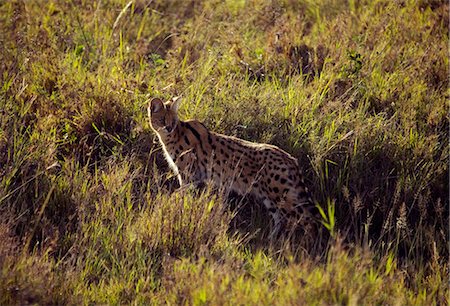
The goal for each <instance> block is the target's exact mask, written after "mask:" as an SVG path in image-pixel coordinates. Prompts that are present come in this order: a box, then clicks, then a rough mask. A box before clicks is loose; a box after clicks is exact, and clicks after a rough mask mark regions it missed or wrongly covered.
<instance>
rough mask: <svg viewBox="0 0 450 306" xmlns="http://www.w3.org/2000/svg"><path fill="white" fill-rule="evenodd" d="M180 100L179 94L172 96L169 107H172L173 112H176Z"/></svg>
mask: <svg viewBox="0 0 450 306" xmlns="http://www.w3.org/2000/svg"><path fill="white" fill-rule="evenodd" d="M181 100H182V99H181V96H178V97H175V98H172V101H171V102H170V108H171V109H173V111H174V112H175V113H178V107H179V106H180V103H181Z"/></svg>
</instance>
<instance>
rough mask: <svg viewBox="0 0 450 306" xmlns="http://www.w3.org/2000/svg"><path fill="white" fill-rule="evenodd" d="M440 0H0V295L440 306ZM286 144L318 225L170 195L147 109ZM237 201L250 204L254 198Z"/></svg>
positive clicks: (14, 298) (206, 196)
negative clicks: (319, 217) (282, 225)
mask: <svg viewBox="0 0 450 306" xmlns="http://www.w3.org/2000/svg"><path fill="white" fill-rule="evenodd" d="M448 25H449V5H448V2H447V1H434V0H420V1H400V0H398V1H388V0H375V1H356V0H348V1H343V0H331V1H325V0H319V1H312V0H305V1H289V0H285V1H282V0H280V1H258V0H252V1H250V0H249V1H243V0H226V1H216V0H205V1H162V0H155V1H142V0H135V1H119V0H111V1H102V0H98V1H83V0H73V1H39V0H35V1H32V0H30V1H0V28H1V31H0V55H1V59H0V84H1V90H0V240H1V243H0V304H25V303H39V304H78V303H89V304H92V303H94V304H97V303H101V304H104V303H107V304H117V303H120V304H128V303H138V304H140V303H154V304H161V303H169V304H196V305H198V304H205V303H208V304H241V305H245V304H266V305H272V304H275V303H278V304H283V305H284V304H291V305H293V304H350V305H356V304H402V305H405V304H423V305H430V304H440V305H444V304H448V302H449V296H448V279H449V273H448V272H449V271H448V256H449V250H448V243H449V239H448V237H449V230H448V224H449V217H448V214H449V190H448V176H449V172H448V156H449V147H448V138H449V132H448V131H449V124H448V123H449V117H448V109H449V105H448V101H449V100H448V98H449V87H448V67H449V63H448ZM174 95H182V96H183V101H184V102H183V104H182V106H181V110H180V116H181V118H182V119H188V118H196V119H198V120H201V121H203V122H204V123H205V124H206V126H208V127H209V128H210V129H211V130H214V131H217V132H222V133H226V134H229V135H235V136H238V137H241V138H244V139H247V140H251V141H257V142H266V143H272V144H275V145H278V146H280V147H281V148H283V149H284V150H286V151H288V152H290V153H292V154H293V155H294V156H295V157H297V158H298V159H299V161H300V163H301V165H302V168H303V169H304V172H305V176H306V178H307V182H308V184H309V185H310V186H311V189H312V191H313V192H314V196H315V198H316V200H317V201H318V203H319V204H320V206H321V207H323V209H324V211H325V212H326V215H327V216H326V218H324V223H325V224H326V227H327V229H326V230H325V232H328V236H329V237H328V238H327V239H326V240H323V241H321V243H320V244H317V243H312V242H311V241H304V239H302V237H299V236H296V235H294V236H292V237H283V238H281V239H280V240H278V241H273V240H269V239H267V228H268V227H269V222H268V219H267V216H266V215H265V212H264V210H263V209H261V208H260V207H259V206H258V205H257V204H255V203H246V201H245V200H244V202H243V203H244V204H245V205H243V206H242V207H241V206H238V208H239V209H237V210H230V208H229V205H228V204H229V201H228V200H227V199H224V197H223V196H221V195H216V194H214V193H211V192H209V191H208V190H206V191H203V192H195V191H193V190H184V191H181V192H173V189H174V187H175V186H174V184H173V177H171V173H170V171H168V169H167V165H166V164H165V162H164V160H163V159H162V157H161V150H160V148H159V146H158V144H157V143H156V138H155V135H154V134H152V132H151V130H150V127H149V124H148V120H147V118H146V111H145V109H146V101H147V100H148V99H149V98H150V97H153V96H158V97H163V98H170V97H172V96H174ZM247 202H248V201H247Z"/></svg>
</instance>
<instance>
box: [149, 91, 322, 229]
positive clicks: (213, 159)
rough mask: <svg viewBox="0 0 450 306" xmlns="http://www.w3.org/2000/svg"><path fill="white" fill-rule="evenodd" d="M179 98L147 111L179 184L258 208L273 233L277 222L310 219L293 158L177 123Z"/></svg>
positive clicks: (201, 127) (309, 203) (311, 209)
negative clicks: (227, 193) (207, 187)
mask: <svg viewBox="0 0 450 306" xmlns="http://www.w3.org/2000/svg"><path fill="white" fill-rule="evenodd" d="M179 103H180V100H179V98H174V99H172V100H170V101H167V102H165V103H164V102H162V101H161V100H160V99H158V98H155V99H153V100H152V101H151V102H150V104H149V107H148V114H149V117H150V123H151V127H152V129H153V130H154V131H155V132H156V134H157V135H158V137H159V140H160V142H161V145H162V147H163V150H164V153H165V156H166V159H167V161H168V162H169V165H170V166H171V168H172V170H173V171H174V172H175V173H176V174H177V176H178V179H179V182H180V185H181V186H182V185H184V184H189V183H194V184H199V183H204V182H206V181H212V182H213V183H214V185H216V186H218V187H225V188H230V189H231V190H232V191H234V192H236V193H238V194H240V195H251V196H253V197H254V198H255V199H257V200H258V201H261V202H262V203H264V205H265V207H266V208H267V209H268V210H269V213H270V214H271V216H272V217H273V220H274V223H275V229H274V232H277V231H278V229H279V226H280V222H281V221H289V223H291V222H292V220H300V219H302V218H306V219H307V220H308V222H309V221H310V219H311V218H310V217H311V216H312V215H314V214H315V212H314V210H315V206H314V204H313V202H312V200H311V197H310V194H309V192H308V189H307V187H306V186H305V184H304V181H303V178H302V176H301V171H300V168H299V165H298V162H297V160H296V159H295V158H293V157H292V156H291V155H289V154H288V153H287V152H285V151H283V150H281V149H280V148H278V147H276V146H272V145H268V144H258V143H253V142H249V141H245V140H242V139H239V138H236V137H231V136H226V135H222V134H218V133H214V132H211V131H209V130H208V129H207V128H206V127H205V126H204V125H203V124H202V123H200V122H198V121H196V120H190V121H185V122H184V121H180V120H179V119H178V116H177V110H178V105H179Z"/></svg>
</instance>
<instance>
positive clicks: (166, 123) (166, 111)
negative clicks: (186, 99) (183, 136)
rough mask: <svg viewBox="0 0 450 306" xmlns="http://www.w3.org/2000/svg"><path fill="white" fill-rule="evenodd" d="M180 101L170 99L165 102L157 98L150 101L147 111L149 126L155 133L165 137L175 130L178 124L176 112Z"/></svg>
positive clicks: (176, 98)
mask: <svg viewBox="0 0 450 306" xmlns="http://www.w3.org/2000/svg"><path fill="white" fill-rule="evenodd" d="M180 101H181V99H180V97H175V98H172V99H171V100H169V101H167V102H163V101H162V100H161V99H159V98H153V99H152V100H151V101H150V103H149V104H148V109H147V111H148V116H149V118H150V126H151V127H152V129H153V130H154V131H155V132H156V133H158V134H160V135H162V136H165V135H169V134H170V133H172V132H173V131H174V130H175V128H176V127H177V124H178V115H177V112H178V106H179V105H180Z"/></svg>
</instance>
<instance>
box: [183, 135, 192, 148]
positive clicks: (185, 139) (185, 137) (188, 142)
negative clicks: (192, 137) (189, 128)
mask: <svg viewBox="0 0 450 306" xmlns="http://www.w3.org/2000/svg"><path fill="white" fill-rule="evenodd" d="M184 142H185V143H186V144H187V145H188V146H189V145H191V142H190V141H189V139H188V138H187V136H186V135H184Z"/></svg>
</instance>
